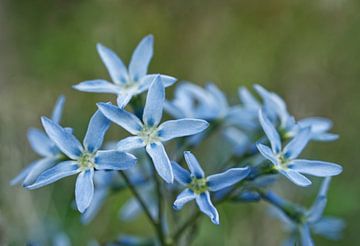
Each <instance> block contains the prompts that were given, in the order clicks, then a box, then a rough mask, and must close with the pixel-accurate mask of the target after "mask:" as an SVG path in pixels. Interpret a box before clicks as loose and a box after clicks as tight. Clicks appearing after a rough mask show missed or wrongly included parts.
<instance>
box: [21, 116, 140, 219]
mask: <svg viewBox="0 0 360 246" xmlns="http://www.w3.org/2000/svg"><path fill="white" fill-rule="evenodd" d="M41 121H42V124H43V127H44V129H45V131H46V133H47V135H48V136H49V138H50V139H51V140H52V141H53V142H54V143H55V144H56V146H57V147H58V148H59V149H60V150H61V152H62V153H63V154H64V155H66V156H67V157H68V158H69V160H65V161H62V162H60V163H58V164H57V165H56V166H54V167H52V168H50V169H48V170H46V171H44V172H43V173H42V174H40V176H39V177H38V178H37V179H36V181H35V182H34V183H33V184H31V185H29V186H26V188H28V189H37V188H40V187H43V186H45V185H48V184H50V183H53V182H55V181H57V180H59V179H61V178H64V177H67V176H70V175H75V174H79V175H78V176H77V179H76V185H75V201H76V205H77V208H78V210H79V211H80V212H81V213H83V212H84V211H85V210H86V209H87V208H88V207H89V205H90V203H91V201H92V198H93V195H94V181H93V176H94V172H95V171H98V170H124V169H127V168H130V167H132V166H133V165H134V164H135V163H136V158H135V157H134V156H133V155H131V154H128V153H124V152H121V151H117V150H98V149H99V148H100V147H101V145H102V142H103V139H104V135H105V133H106V131H107V130H108V128H109V126H110V121H109V120H108V119H107V118H105V117H104V116H103V114H102V113H101V112H100V111H99V110H98V111H96V112H95V114H94V115H93V116H92V117H91V120H90V122H89V126H88V129H87V132H86V135H85V138H84V141H83V145H82V144H81V143H80V142H79V141H78V140H77V139H76V137H75V136H74V135H73V134H72V133H70V132H68V131H66V130H65V129H64V128H63V127H61V126H60V125H59V124H57V123H55V122H54V121H52V120H50V119H48V118H46V117H42V118H41Z"/></svg>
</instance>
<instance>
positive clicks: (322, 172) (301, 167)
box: [288, 159, 342, 177]
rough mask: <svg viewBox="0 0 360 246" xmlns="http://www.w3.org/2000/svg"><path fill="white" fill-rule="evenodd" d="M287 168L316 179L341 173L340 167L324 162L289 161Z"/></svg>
mask: <svg viewBox="0 0 360 246" xmlns="http://www.w3.org/2000/svg"><path fill="white" fill-rule="evenodd" d="M288 166H289V168H291V169H292V170H295V171H297V172H300V173H304V174H309V175H313V176H317V177H328V176H335V175H338V174H340V173H341V172H342V167H341V166H340V165H338V164H336V163H331V162H326V161H312V160H302V159H297V160H293V161H291V162H290V163H289V165H288Z"/></svg>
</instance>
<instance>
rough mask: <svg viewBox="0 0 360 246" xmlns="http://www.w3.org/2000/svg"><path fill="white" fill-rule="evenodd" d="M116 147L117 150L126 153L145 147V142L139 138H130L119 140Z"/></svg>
mask: <svg viewBox="0 0 360 246" xmlns="http://www.w3.org/2000/svg"><path fill="white" fill-rule="evenodd" d="M116 146H117V147H116V149H117V150H119V151H126V150H132V149H138V148H142V147H145V142H144V140H143V139H142V138H141V137H137V136H131V137H127V138H124V139H122V140H120V141H119V142H118V143H117V145H116Z"/></svg>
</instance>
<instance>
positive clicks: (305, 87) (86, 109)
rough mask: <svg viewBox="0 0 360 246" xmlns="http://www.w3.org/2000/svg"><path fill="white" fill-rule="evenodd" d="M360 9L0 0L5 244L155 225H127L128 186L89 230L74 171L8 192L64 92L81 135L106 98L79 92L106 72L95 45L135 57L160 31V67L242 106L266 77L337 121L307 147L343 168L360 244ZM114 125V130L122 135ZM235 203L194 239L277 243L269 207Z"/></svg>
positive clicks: (0, 223) (344, 210) (1, 230)
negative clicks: (243, 90) (32, 135)
mask: <svg viewBox="0 0 360 246" xmlns="http://www.w3.org/2000/svg"><path fill="white" fill-rule="evenodd" d="M359 10H360V1H357V0H315V1H287V0H269V1H257V0H255V1H235V0H233V1H215V0H208V1H204V0H203V1H201V0H198V1H180V0H179V1H168V0H160V1H140V0H132V1H130V0H128V1H125V0H121V1H116V0H88V1H85V0H83V1H69V0H53V1H46V0H32V1H26V0H17V1H11V0H2V1H0V30H1V34H0V54H1V56H0V98H1V104H0V145H1V148H0V163H1V172H0V173H1V174H0V175H1V181H0V187H1V189H0V192H1V196H0V197H1V198H0V244H2V243H3V244H6V243H10V244H14V245H23V244H24V241H25V240H26V239H27V238H29V237H33V236H37V237H45V236H46V230H47V229H48V227H49V225H50V224H54V226H55V227H58V228H59V229H60V230H63V231H65V232H66V233H68V234H69V235H70V237H71V240H72V241H73V243H74V245H84V244H85V242H87V241H88V240H90V239H93V238H96V239H99V240H100V241H101V242H103V241H104V240H106V239H115V238H116V237H117V235H118V234H119V233H120V232H121V233H135V232H140V233H143V234H149V233H151V232H152V231H151V229H150V226H149V225H148V224H147V223H144V221H145V218H140V219H138V220H136V221H134V222H132V223H130V224H124V223H122V222H120V221H119V220H118V217H117V216H116V215H117V212H118V208H119V207H120V205H121V203H122V202H123V201H124V200H125V199H126V197H127V196H128V193H124V195H115V196H112V197H111V198H110V199H109V200H108V201H107V203H106V206H105V207H104V209H102V211H101V213H100V214H99V216H98V217H97V218H96V219H95V221H93V222H92V223H91V224H90V225H88V226H82V225H81V224H80V222H79V214H78V213H77V212H76V211H74V210H73V209H72V207H71V206H70V204H71V201H72V198H73V193H72V192H73V185H74V182H73V181H74V180H73V179H72V178H67V179H66V180H62V181H60V182H58V183H57V184H55V185H52V186H50V187H47V188H44V189H40V190H38V191H33V192H29V191H26V190H24V189H22V188H21V187H9V185H8V181H9V179H10V178H11V177H13V176H14V175H15V174H16V173H17V172H18V171H19V170H20V169H21V167H22V166H24V165H25V164H27V163H28V162H29V161H30V160H32V159H33V158H35V155H34V154H33V153H32V152H31V150H30V148H29V145H28V144H27V141H26V129H27V128H28V127H30V126H38V127H40V123H39V117H40V116H41V115H43V114H49V113H50V112H49V111H50V110H51V108H52V105H53V103H54V101H55V100H56V97H57V95H59V94H60V93H64V94H65V95H66V96H67V102H66V105H65V106H66V107H65V117H64V121H63V123H64V125H66V126H70V125H71V126H74V128H75V131H76V134H77V135H78V136H82V134H83V133H84V131H85V129H86V127H85V126H86V124H87V120H88V118H89V117H90V115H91V114H92V113H93V111H94V110H95V108H96V107H95V102H97V101H106V100H109V99H108V97H107V96H106V95H95V94H86V93H80V92H76V91H74V90H72V89H71V85H73V84H75V83H77V82H80V81H82V80H86V79H94V78H108V75H107V73H106V70H105V69H104V66H103V65H102V63H101V61H100V59H99V57H98V55H97V53H96V50H95V44H96V43H97V42H102V43H104V44H105V45H107V46H109V47H111V48H113V49H114V50H115V51H117V52H118V53H119V54H120V56H121V57H122V58H123V59H124V60H125V61H128V60H129V56H130V54H131V52H132V50H133V48H134V47H135V45H136V44H137V42H138V41H139V40H140V39H141V38H142V37H143V36H144V35H146V34H148V33H153V34H154V36H155V56H154V59H153V62H152V63H151V66H150V71H151V72H161V73H165V74H170V75H173V76H175V77H177V78H179V79H181V80H190V81H193V82H197V83H200V84H203V83H205V82H206V81H209V80H212V81H214V82H216V83H217V84H218V85H219V87H220V88H222V89H223V90H224V91H226V92H227V93H228V95H229V100H231V101H233V102H235V101H236V100H237V97H236V89H237V87H238V86H239V85H247V86H250V85H251V84H253V83H261V84H263V85H264V86H265V87H267V88H268V89H270V90H274V91H277V92H279V94H280V95H282V96H284V97H285V99H286V101H287V102H288V104H289V107H290V111H291V112H293V113H294V114H295V115H296V116H297V117H303V116H312V115H321V116H325V117H329V118H331V119H333V120H334V122H335V130H334V131H335V132H337V133H339V134H340V136H341V138H340V140H338V141H337V142H334V143H330V144H318V143H316V144H312V145H311V148H309V149H308V152H307V154H308V155H309V156H311V157H313V158H319V159H324V160H328V161H334V162H339V163H342V164H343V166H344V168H345V171H344V173H343V174H342V175H341V176H339V177H336V178H335V179H334V182H333V183H332V186H331V190H330V194H329V206H328V208H327V210H326V212H328V213H329V214H333V215H338V216H341V217H343V218H345V219H346V221H347V224H348V225H347V229H346V231H345V235H344V239H343V241H342V242H341V245H354V242H356V241H360V236H359V234H358V232H357V229H358V228H359V227H358V225H359V224H358V221H360V211H359V208H358V207H359V206H358V204H359V203H360V195H359V194H360V179H359V178H358V177H359V176H358V174H359V170H360V169H359V162H360V158H359V157H358V154H359V153H358V145H357V144H356V141H358V139H360V133H359V130H358V126H359V125H360V124H359V123H360V110H359V106H360V97H359V96H358V91H359V89H360V83H359V78H360V48H359V44H360V29H359V26H360V15H359ZM168 96H170V94H168ZM117 130H118V129H115V128H114V129H112V133H113V136H114V138H118V137H119V136H120V135H119V134H120V133H121V132H117ZM213 141H215V140H213ZM203 150H204V148H203ZM208 161H214V160H208ZM285 184H288V183H285ZM61 187H63V188H61ZM279 189H281V190H282V192H283V193H284V194H286V196H287V197H288V198H291V199H293V200H296V201H302V202H303V203H304V204H310V203H311V200H312V199H313V197H314V194H315V193H314V191H315V189H305V190H304V189H298V188H295V187H294V186H292V185H285V186H282V187H279ZM294 190H295V191H296V192H289V191H294ZM169 206H170V204H169ZM236 206H237V207H235V205H231V204H229V205H224V206H221V207H220V213H221V223H222V226H221V227H216V226H213V225H212V224H211V223H210V222H209V221H208V220H203V223H202V225H201V227H200V228H199V231H198V233H199V237H198V239H197V240H196V241H195V244H196V245H278V244H279V240H281V238H282V237H283V234H282V230H281V227H280V225H278V224H276V225H278V226H273V225H274V223H277V222H275V220H274V219H272V218H269V217H268V216H266V207H265V206H263V205H261V206H256V205H251V204H250V205H236ZM114 215H115V216H114ZM214 235H216V236H214ZM315 240H316V242H317V244H318V245H339V244H338V243H337V242H329V241H325V240H322V239H320V238H315Z"/></svg>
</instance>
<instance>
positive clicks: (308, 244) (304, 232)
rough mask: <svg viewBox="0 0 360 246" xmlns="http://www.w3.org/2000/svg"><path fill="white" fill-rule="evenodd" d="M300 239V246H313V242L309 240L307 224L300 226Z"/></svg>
mask: <svg viewBox="0 0 360 246" xmlns="http://www.w3.org/2000/svg"><path fill="white" fill-rule="evenodd" d="M299 230H300V238H301V245H302V246H314V242H313V240H312V239H311V234H310V228H309V226H308V225H307V224H305V225H303V226H300V228H299Z"/></svg>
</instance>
